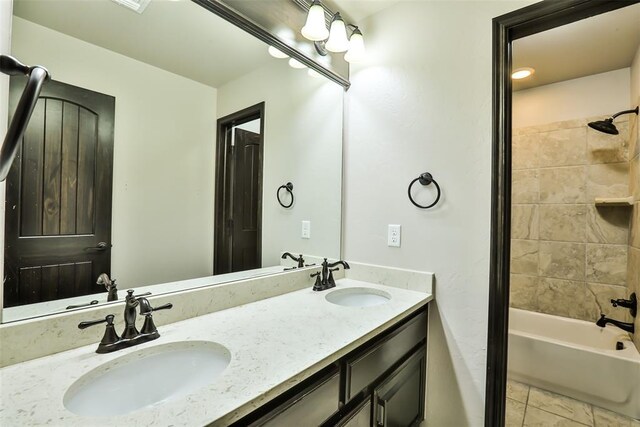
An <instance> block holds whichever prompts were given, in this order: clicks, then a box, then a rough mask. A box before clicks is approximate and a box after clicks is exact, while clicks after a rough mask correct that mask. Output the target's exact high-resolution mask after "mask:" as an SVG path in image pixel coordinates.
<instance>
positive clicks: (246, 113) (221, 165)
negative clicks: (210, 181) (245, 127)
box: [213, 101, 265, 274]
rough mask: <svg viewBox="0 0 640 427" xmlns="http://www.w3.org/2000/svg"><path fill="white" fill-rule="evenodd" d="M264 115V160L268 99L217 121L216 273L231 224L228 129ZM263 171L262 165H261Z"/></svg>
mask: <svg viewBox="0 0 640 427" xmlns="http://www.w3.org/2000/svg"><path fill="white" fill-rule="evenodd" d="M256 119H260V158H261V159H262V160H263V162H264V120H265V103H264V101H263V102H260V103H259V104H255V105H252V106H250V107H247V108H244V109H242V110H240V111H236V112H235V113H232V114H229V115H227V116H224V117H221V118H219V119H218V122H217V129H216V132H217V134H216V135H217V137H216V165H215V168H216V169H215V171H216V172H215V183H214V188H215V197H214V201H215V206H214V228H213V274H218V272H217V271H216V270H217V269H218V267H217V265H218V262H217V261H218V255H219V254H220V253H221V251H222V250H223V248H222V245H223V243H224V241H225V237H226V235H225V233H227V231H228V228H227V227H226V225H225V224H224V219H225V217H224V206H225V200H224V196H225V191H224V183H225V181H224V177H225V157H226V156H225V149H226V141H225V136H226V133H227V129H229V128H230V127H232V126H237V125H241V124H243V123H247V122H250V121H252V120H256ZM261 171H262V169H261ZM262 174H263V172H261V176H260V177H259V187H258V193H259V194H260V196H261V197H260V200H259V202H258V230H259V232H258V259H260V260H261V259H262V193H263V191H262V185H263V176H262Z"/></svg>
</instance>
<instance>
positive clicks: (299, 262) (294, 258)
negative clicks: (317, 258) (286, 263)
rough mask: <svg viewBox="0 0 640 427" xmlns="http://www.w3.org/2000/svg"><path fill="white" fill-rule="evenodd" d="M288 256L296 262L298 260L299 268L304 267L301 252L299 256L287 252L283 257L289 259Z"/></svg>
mask: <svg viewBox="0 0 640 427" xmlns="http://www.w3.org/2000/svg"><path fill="white" fill-rule="evenodd" d="M287 257H289V258H291V259H292V260H294V261H295V262H297V263H298V268H302V267H304V258H303V257H302V254H300V256H299V257H298V258H296V257H294V256H293V255H291V254H290V253H289V252H285V253H283V254H282V259H287Z"/></svg>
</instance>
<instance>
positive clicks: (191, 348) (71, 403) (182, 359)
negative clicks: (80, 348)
mask: <svg viewBox="0 0 640 427" xmlns="http://www.w3.org/2000/svg"><path fill="white" fill-rule="evenodd" d="M230 362H231V353H229V350H227V349H226V348H225V347H224V346H222V345H220V344H218V343H214V342H208V341H182V342H175V343H169V344H162V345H157V346H153V347H149V348H146V349H144V350H141V351H138V352H135V353H131V354H127V355H126V356H122V357H120V358H118V359H114V360H112V361H110V362H107V363H105V364H103V365H101V366H99V367H97V368H96V369H94V370H92V371H90V372H88V373H87V374H85V375H83V376H82V377H80V378H79V379H78V380H77V381H76V382H75V383H73V384H72V385H71V387H69V389H68V390H67V392H66V393H65V396H64V400H63V403H64V406H65V407H66V408H67V409H68V410H69V411H71V412H73V413H75V414H78V415H85V416H96V417H97V416H113V415H123V414H127V413H129V412H133V411H136V410H138V409H142V408H146V407H151V406H156V405H160V404H162V403H165V402H168V401H171V400H173V399H176V398H178V397H181V396H185V395H187V394H189V393H192V392H194V391H196V390H197V389H199V388H201V387H204V386H206V385H208V384H211V383H212V382H213V381H215V379H216V378H217V377H218V376H219V375H220V374H221V373H222V372H223V371H224V370H225V368H226V367H227V366H228V365H229V363H230Z"/></svg>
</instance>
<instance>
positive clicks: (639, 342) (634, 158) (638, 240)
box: [627, 46, 640, 348]
mask: <svg viewBox="0 0 640 427" xmlns="http://www.w3.org/2000/svg"><path fill="white" fill-rule="evenodd" d="M639 104H640V46H639V47H638V51H637V52H636V56H635V59H634V60H633V64H632V65H631V107H632V108H633V107H636V106H638V105H639ZM630 130H631V137H630V143H629V153H630V154H629V159H630V160H629V170H630V174H629V187H630V191H631V195H632V196H633V199H634V201H635V203H634V204H633V212H632V217H631V218H632V219H631V230H630V233H629V266H628V275H627V278H628V281H629V291H630V292H635V293H636V295H637V296H638V297H640V120H639V119H638V116H637V115H635V114H634V115H631V116H630ZM635 326H636V333H635V335H634V337H633V341H634V342H635V343H636V347H638V348H640V316H636V319H635Z"/></svg>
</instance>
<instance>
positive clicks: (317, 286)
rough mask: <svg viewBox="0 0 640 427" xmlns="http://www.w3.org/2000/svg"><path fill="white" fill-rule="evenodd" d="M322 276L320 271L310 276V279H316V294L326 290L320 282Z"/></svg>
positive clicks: (314, 286)
mask: <svg viewBox="0 0 640 427" xmlns="http://www.w3.org/2000/svg"><path fill="white" fill-rule="evenodd" d="M320 274H322V273H321V272H320V271H317V272H315V273H311V274H310V275H309V276H310V277H315V278H316V281H315V282H314V284H313V290H314V291H316V292H318V291H322V290H324V287H323V286H322V281H321V280H320Z"/></svg>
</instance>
